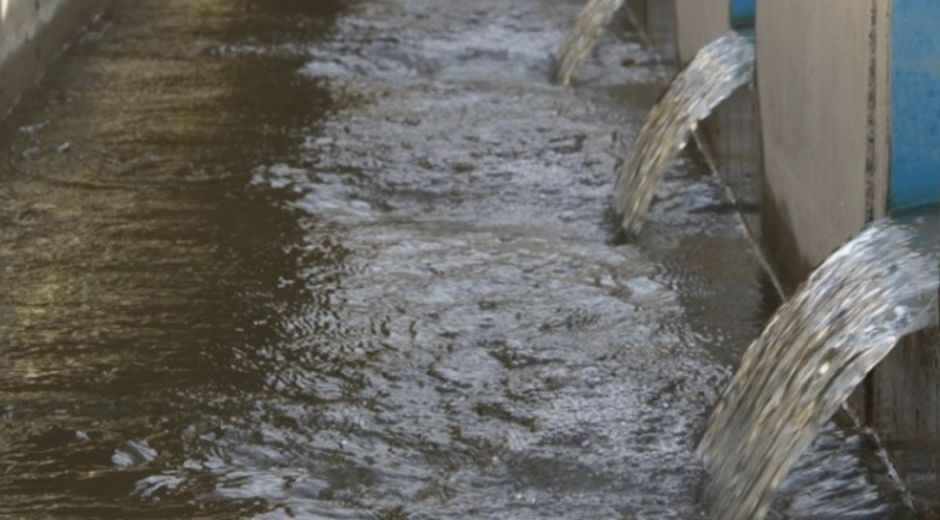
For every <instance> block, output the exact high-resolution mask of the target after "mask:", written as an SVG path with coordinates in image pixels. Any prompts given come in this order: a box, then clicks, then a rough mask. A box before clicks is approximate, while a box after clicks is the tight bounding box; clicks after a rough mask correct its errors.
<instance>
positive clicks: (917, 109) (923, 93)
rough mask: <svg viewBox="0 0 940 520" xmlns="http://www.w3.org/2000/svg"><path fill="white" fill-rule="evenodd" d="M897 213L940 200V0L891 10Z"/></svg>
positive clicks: (909, 1)
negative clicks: (939, 0)
mask: <svg viewBox="0 0 940 520" xmlns="http://www.w3.org/2000/svg"><path fill="white" fill-rule="evenodd" d="M890 56H891V66H890V82H891V96H890V98H891V124H890V129H891V161H890V165H891V182H890V188H889V190H890V195H889V201H888V203H889V207H890V210H891V212H892V213H897V212H902V211H904V210H906V209H909V208H913V207H917V206H921V205H925V204H935V203H937V202H938V201H940V2H938V1H937V0H894V6H893V9H892V14H891V51H890Z"/></svg>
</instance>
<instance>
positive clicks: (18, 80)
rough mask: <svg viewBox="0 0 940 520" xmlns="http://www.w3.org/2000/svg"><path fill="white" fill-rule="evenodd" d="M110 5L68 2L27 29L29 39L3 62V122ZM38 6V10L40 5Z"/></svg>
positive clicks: (95, 1)
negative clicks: (48, 17) (52, 65)
mask: <svg viewBox="0 0 940 520" xmlns="http://www.w3.org/2000/svg"><path fill="white" fill-rule="evenodd" d="M109 3H110V0H70V1H66V2H65V3H64V4H63V5H62V6H61V7H59V8H58V9H57V10H56V11H55V12H54V14H53V15H52V16H51V17H50V19H49V20H48V21H42V20H38V19H37V20H35V21H33V22H32V26H31V27H27V28H25V29H26V30H29V32H28V33H27V35H26V37H25V38H24V39H23V40H22V41H19V42H16V43H15V45H16V47H15V48H12V49H8V50H7V52H6V53H4V54H5V55H6V57H5V58H3V59H0V119H2V118H5V117H6V116H7V115H9V113H10V112H11V111H12V110H13V108H14V107H15V106H16V103H17V102H18V101H19V99H20V97H21V96H22V95H23V94H24V93H26V92H27V91H28V90H29V89H30V88H32V87H33V86H34V85H36V84H37V83H38V81H39V80H40V79H41V78H42V76H43V74H44V72H45V71H46V69H47V68H48V67H49V65H51V64H52V63H53V62H55V61H56V59H57V58H58V57H59V56H60V55H61V54H62V52H63V51H64V50H66V49H67V48H68V46H69V45H70V44H71V43H72V42H74V41H75V40H77V39H78V37H79V36H80V35H81V33H82V31H83V30H84V29H85V28H86V27H87V26H88V24H89V23H91V22H93V21H94V20H95V19H96V18H97V17H98V16H99V15H100V14H101V13H103V12H104V11H105V9H106V8H107V6H108V4H109ZM36 5H37V10H38V6H39V4H38V2H37V4H36ZM7 23H12V22H7ZM0 29H3V27H2V25H0Z"/></svg>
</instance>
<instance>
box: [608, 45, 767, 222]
mask: <svg viewBox="0 0 940 520" xmlns="http://www.w3.org/2000/svg"><path fill="white" fill-rule="evenodd" d="M753 74H754V43H753V42H752V41H751V40H750V39H748V38H746V37H744V36H741V35H739V34H738V33H736V32H734V31H732V32H729V33H726V34H724V35H722V36H720V37H719V38H717V39H715V40H714V41H712V42H711V43H709V44H708V45H706V46H704V47H702V49H701V50H700V51H699V52H698V53H697V54H696V55H695V58H694V59H693V60H692V62H691V63H689V65H688V66H687V67H686V68H685V69H684V70H682V72H680V73H679V75H678V76H676V79H675V80H673V82H672V84H671V85H670V86H669V89H668V90H667V91H666V93H665V94H663V97H662V98H661V99H660V100H659V102H657V103H656V106H655V107H653V110H652V111H650V115H649V117H648V119H647V120H646V123H645V124H644V125H643V128H642V129H641V130H640V133H639V135H638V136H637V138H636V141H635V142H634V144H633V146H632V147H631V148H630V149H629V150H627V151H626V155H625V157H624V158H623V161H622V164H621V165H620V166H619V167H618V177H617V187H616V188H615V193H614V205H615V207H616V210H617V214H618V215H620V216H621V218H622V220H623V229H624V231H625V232H626V233H627V234H628V235H631V236H636V235H638V234H639V233H640V231H641V230H642V229H643V224H644V223H645V221H646V215H647V213H648V212H649V207H650V204H651V203H652V201H653V197H654V196H655V194H656V185H657V184H658V183H659V180H660V179H661V178H662V175H663V172H664V171H665V169H666V168H667V167H668V166H669V164H670V163H671V162H672V161H673V160H675V158H676V156H677V155H679V152H681V151H682V149H683V148H685V146H686V144H687V143H688V141H689V138H690V137H691V134H692V132H694V131H695V128H696V126H697V125H698V123H699V121H702V120H703V119H705V118H706V117H708V115H709V114H711V112H712V110H714V109H715V107H717V106H718V105H719V104H720V103H721V102H722V101H724V100H725V99H728V97H729V96H731V94H733V93H734V91H735V90H737V89H738V88H739V87H740V86H742V85H744V84H745V83H748V82H749V81H750V80H751V77H752V76H753Z"/></svg>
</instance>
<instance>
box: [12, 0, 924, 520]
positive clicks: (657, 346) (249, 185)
mask: <svg viewBox="0 0 940 520" xmlns="http://www.w3.org/2000/svg"><path fill="white" fill-rule="evenodd" d="M116 4H117V5H115V6H114V7H113V10H112V13H111V14H110V16H109V17H107V18H106V19H105V20H104V21H103V22H102V23H101V24H100V25H99V26H98V27H97V28H96V29H95V31H93V32H92V33H90V34H89V35H87V36H86V38H85V40H84V41H83V42H82V43H81V44H80V45H77V46H76V47H75V48H74V49H72V51H71V52H70V53H69V55H68V56H66V57H65V58H64V59H63V60H62V61H61V62H60V63H59V64H58V66H57V67H56V68H55V70H53V71H52V72H51V73H50V74H49V75H48V77H47V78H46V80H45V82H44V83H43V85H42V87H41V88H39V89H38V90H37V91H36V92H35V93H34V94H32V95H31V96H29V97H28V98H26V99H25V100H24V101H23V102H22V103H21V105H20V106H19V107H18V109H17V110H16V111H15V113H14V114H13V115H12V116H11V117H10V118H8V119H7V120H5V121H3V122H2V125H0V143H2V144H0V146H2V152H0V157H2V161H0V200H2V204H0V280H2V284H3V287H4V291H2V293H0V339H2V342H0V355H2V359H3V361H2V362H0V373H2V374H3V376H2V378H0V468H2V471H0V495H2V496H3V497H4V500H3V501H2V502H0V516H9V517H24V518H40V517H49V516H53V517H55V516H58V517H72V518H75V517H84V518H103V517H111V518H124V517H128V516H136V517H160V518H184V517H192V518H243V517H249V518H250V517H257V518H285V517H292V516H293V517H298V518H311V517H314V518H321V517H322V518H388V519H392V518H682V519H685V518H696V517H700V516H701V515H702V514H703V513H702V511H701V510H700V507H699V505H698V501H697V493H698V489H699V487H700V483H701V480H702V478H703V476H702V474H701V470H700V467H699V465H698V462H697V461H696V460H695V457H694V454H693V451H694V446H695V443H696V441H697V440H698V436H699V434H700V431H701V429H702V427H703V424H704V419H705V417H706V414H707V412H708V410H709V407H710V406H711V405H712V403H713V402H714V401H715V399H716V398H717V395H718V392H719V391H720V390H721V388H722V387H723V385H724V384H725V382H726V381H727V379H728V378H729V377H730V374H731V370H732V368H733V366H734V363H735V362H736V360H737V358H738V356H739V355H740V353H741V352H742V351H743V349H744V347H745V346H746V345H747V344H748V343H749V342H750V341H751V340H752V339H753V338H755V337H756V336H757V334H758V333H759V331H760V328H761V326H762V323H763V321H764V320H765V319H766V318H767V317H768V315H769V313H770V312H771V311H772V310H773V308H774V307H775V305H776V304H777V302H776V298H775V296H774V293H773V289H772V287H771V285H770V284H769V283H768V282H767V280H766V279H765V277H764V274H763V272H762V270H761V267H760V264H759V262H758V260H757V258H756V256H755V254H754V250H753V248H752V246H751V245H750V243H749V242H748V240H747V238H746V235H745V233H744V230H743V227H742V226H741V224H740V221H739V219H738V217H737V216H736V214H735V212H734V211H733V207H732V204H731V203H730V202H729V201H728V200H727V199H726V198H725V195H724V190H723V188H722V186H721V185H719V184H718V182H717V180H716V179H714V178H713V177H711V176H706V175H704V174H705V173H706V168H705V166H704V164H703V163H702V162H701V161H699V160H697V159H696V158H695V157H693V156H687V157H685V158H684V159H682V161H680V163H679V164H678V165H677V166H676V168H674V169H673V170H672V171H670V172H669V174H668V175H667V178H666V181H665V182H664V183H663V185H662V187H661V189H660V192H659V198H658V200H657V202H656V203H655V204H654V207H653V214H652V215H651V219H650V221H649V223H648V226H647V230H646V231H645V233H644V235H643V236H642V238H641V239H640V240H639V241H637V242H635V243H632V244H629V243H624V242H623V241H621V240H620V239H619V238H618V237H617V235H616V231H615V229H616V226H615V225H614V222H613V219H612V218H611V216H610V210H609V203H610V195H611V192H612V189H613V180H614V178H613V169H614V159H613V157H612V155H611V149H612V144H613V142H614V137H613V136H614V134H615V133H621V134H624V135H626V136H627V137H630V138H632V136H633V135H634V134H635V132H636V131H637V130H638V128H639V126H640V124H641V123H642V120H643V117H644V115H645V113H646V111H647V110H648V109H649V107H650V106H651V105H652V103H653V102H654V101H655V100H656V97H657V96H658V94H659V92H660V90H661V88H662V85H661V82H660V81H661V74H660V71H659V70H658V69H657V68H656V65H655V63H656V59H655V57H654V56H652V55H650V54H649V52H648V51H647V50H646V48H645V47H644V45H643V43H642V42H641V40H640V39H639V38H638V37H637V36H635V35H632V34H623V35H619V36H618V37H613V36H611V37H608V38H607V39H605V40H604V42H603V43H602V45H601V46H600V48H599V49H598V51H597V53H596V56H595V57H594V59H593V60H592V61H591V62H590V63H589V64H588V65H587V67H586V68H585V69H584V70H583V72H582V80H581V81H580V82H579V83H578V84H577V85H576V88H575V89H562V88H560V87H557V86H554V85H551V84H550V83H549V82H548V80H547V79H548V77H549V74H550V71H551V54H552V52H553V50H554V46H555V45H556V44H557V43H558V42H559V41H561V39H562V36H563V33H564V30H565V29H566V28H567V23H568V21H569V20H571V19H572V18H573V17H574V15H575V13H576V12H577V9H578V8H579V5H578V3H577V2H570V1H565V2H553V1H550V0H519V1H516V2H502V1H497V0H480V1H478V2H472V3H470V2H459V1H457V0H446V1H441V0H400V1H396V2H381V1H365V0H363V1H357V2H342V1H338V0H337V1H319V2H304V1H301V0H264V1H262V0H240V1H229V0H185V1H184V0H170V1H167V0H159V1H158V0H140V1H135V2H116ZM624 63H628V64H629V65H626V66H625V65H624ZM905 512H906V510H905V509H904V506H903V501H902V499H901V497H900V495H899V493H898V491H897V490H896V489H894V488H893V487H892V486H891V485H889V483H887V478H886V475H885V470H884V468H882V467H881V466H879V464H878V462H877V457H875V454H874V453H872V451H871V448H870V446H869V443H868V442H867V440H866V437H865V436H864V435H862V434H860V433H859V432H857V431H854V430H852V429H851V428H847V427H837V426H832V427H831V428H829V429H828V430H827V432H826V434H825V435H824V437H823V439H822V440H821V441H820V442H819V443H818V445H817V447H816V448H815V450H814V452H813V453H812V454H811V456H809V457H807V459H806V460H805V461H804V463H803V464H801V466H800V468H798V469H797V471H796V472H795V474H794V476H793V477H792V478H791V479H790V481H789V482H788V483H787V484H786V485H785V490H784V496H782V497H781V500H780V501H779V503H778V506H777V511H776V513H775V514H777V515H778V516H785V517H791V518H882V517H885V516H888V515H891V514H894V515H896V516H898V517H904V515H905V514H906V513H905Z"/></svg>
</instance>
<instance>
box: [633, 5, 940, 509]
mask: <svg viewBox="0 0 940 520" xmlns="http://www.w3.org/2000/svg"><path fill="white" fill-rule="evenodd" d="M633 3H634V4H645V10H646V24H647V26H648V27H650V26H652V27H664V26H665V27H671V30H672V31H673V34H672V35H671V38H672V39H673V41H674V42H675V44H674V47H677V49H678V61H679V62H680V63H687V62H688V61H689V60H690V59H691V58H692V56H693V55H694V53H695V51H696V50H697V49H698V48H699V47H700V46H701V45H703V44H704V43H705V42H707V41H708V40H710V39H711V38H712V37H714V36H716V35H718V34H720V33H721V32H722V31H723V30H725V29H727V23H726V22H723V20H722V19H723V18H724V17H725V16H726V15H727V9H726V8H725V7H724V6H717V5H711V4H713V3H714V2H712V0H645V1H643V0H634V1H633ZM718 3H723V2H718ZM654 4H656V5H657V7H656V8H655V9H656V10H659V11H666V12H671V13H672V16H673V18H672V19H670V20H668V21H667V22H666V23H664V22H662V21H659V22H656V21H651V20H650V19H649V18H650V17H651V16H653V15H652V14H651V13H652V12H653V10H652V9H651V6H652V5H654ZM661 4H670V6H667V7H663V6H662V5H661ZM891 7H892V1H891V0H826V1H825V2H820V1H818V0H780V1H773V0H761V1H760V2H759V5H758V16H757V21H756V36H757V59H758V64H757V78H756V81H755V85H756V88H755V89H754V90H748V89H744V90H743V91H740V92H738V93H737V94H736V95H735V96H734V97H732V99H730V100H729V101H728V102H726V103H725V104H724V105H723V106H722V107H720V108H719V109H718V111H717V112H716V114H715V115H714V116H713V117H712V118H710V119H709V120H708V121H706V123H705V124H704V125H702V128H703V131H702V132H701V134H702V135H701V137H702V138H703V141H704V144H705V148H706V150H705V152H706V153H707V154H708V155H710V157H711V159H712V160H713V162H714V163H715V166H716V167H717V169H718V171H719V173H720V174H721V175H722V177H723V179H724V181H725V182H726V184H728V185H729V186H730V187H731V189H732V191H733V192H734V193H735V195H736V197H737V198H738V201H739V206H738V207H739V209H740V210H741V211H742V213H743V214H744V216H745V217H746V219H745V220H746V221H747V222H748V223H749V227H751V228H752V229H751V230H752V232H753V234H754V235H755V238H756V239H757V240H758V243H759V244H760V245H761V249H762V250H763V251H764V253H765V255H766V256H767V258H768V260H769V263H770V264H771V267H772V269H773V270H774V272H775V274H776V275H777V276H778V278H779V279H780V280H781V282H782V284H783V286H784V289H785V291H786V292H792V291H793V290H795V288H796V286H797V285H798V284H799V283H800V282H802V281H803V280H805V278H806V277H807V276H808V275H809V273H810V272H811V271H812V269H813V268H815V267H816V266H817V265H819V264H820V263H821V262H822V261H823V260H824V259H825V258H826V257H827V256H828V255H829V254H830V253H831V252H832V251H834V250H835V249H836V248H838V247H839V246H840V245H841V244H843V243H844V242H845V241H847V240H848V239H850V238H851V237H852V236H854V235H855V234H856V233H857V232H858V231H859V230H860V229H861V228H862V227H863V226H864V225H865V224H866V223H867V222H869V221H871V220H873V219H875V218H879V217H881V216H883V215H884V214H885V212H886V208H887V202H888V189H889V169H890V163H891V149H890V144H889V139H890V135H889V122H890V113H889V112H890V107H889V101H890V85H889V79H890V74H889V72H890V71H889V65H890V64H889V58H888V56H889V52H890V41H891V40H890V31H891ZM794 28H799V30H795V29H794ZM669 38H670V35H664V34H659V35H658V36H657V37H656V38H654V39H653V41H654V43H657V44H661V43H660V42H662V41H664V40H668V39H669ZM755 208H759V209H758V211H759V213H757V214H755V212H754V210H755ZM851 407H852V408H853V409H854V410H855V411H856V412H857V414H858V415H859V416H860V418H861V419H862V420H863V421H864V422H866V423H867V424H869V425H870V426H872V427H873V429H874V430H875V431H876V432H877V434H878V435H879V437H880V438H881V439H882V441H883V442H884V445H885V447H886V448H887V450H888V452H889V456H890V458H891V459H892V461H893V462H894V463H895V466H896V468H897V470H898V472H899V473H900V475H901V476H902V478H903V480H904V481H905V482H906V483H907V485H908V486H909V488H910V490H911V491H912V493H913V495H914V497H915V499H916V500H917V502H918V504H919V505H920V507H921V508H922V509H934V508H937V506H938V504H940V333H938V332H937V331H936V330H932V331H927V332H924V333H921V334H917V335H914V336H912V337H909V338H906V339H905V340H904V341H903V342H902V344H901V345H900V346H899V347H898V348H897V349H895V350H894V352H892V354H891V355H889V356H888V358H887V359H885V360H884V361H883V362H882V363H881V364H880V365H879V366H878V367H877V368H876V369H875V371H874V372H873V373H872V375H871V376H870V377H869V378H868V380H867V381H866V383H865V384H864V385H863V387H862V388H860V389H859V390H858V391H857V392H856V394H855V395H854V396H853V397H852V399H851Z"/></svg>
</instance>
